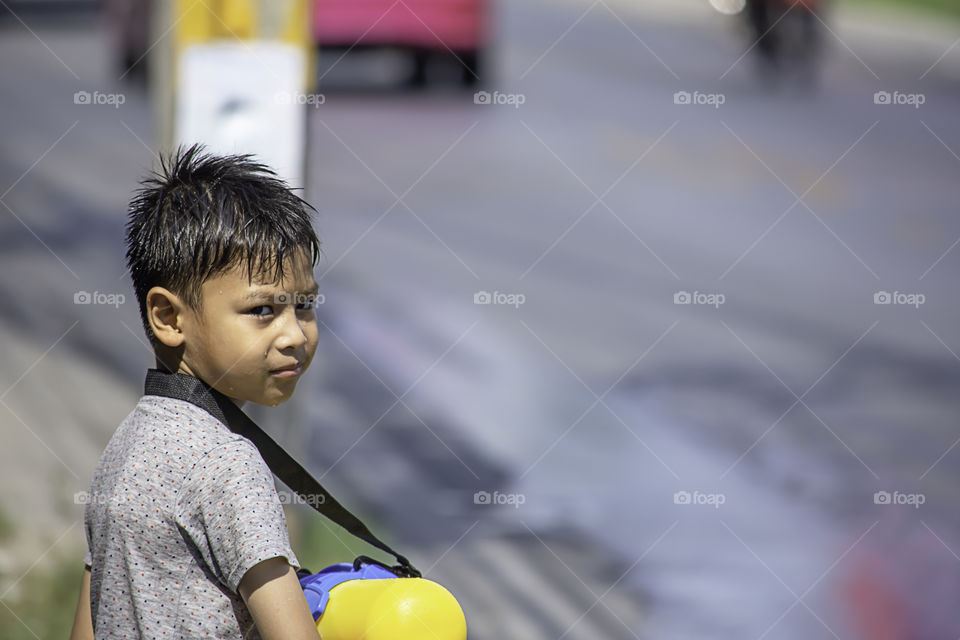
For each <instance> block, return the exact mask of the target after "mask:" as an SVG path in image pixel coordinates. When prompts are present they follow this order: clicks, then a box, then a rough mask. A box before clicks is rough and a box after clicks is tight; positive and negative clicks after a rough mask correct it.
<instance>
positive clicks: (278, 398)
mask: <svg viewBox="0 0 960 640" xmlns="http://www.w3.org/2000/svg"><path fill="white" fill-rule="evenodd" d="M293 390H294V387H293V386H292V385H291V386H290V388H289V389H282V390H281V389H269V390H268V391H267V392H266V393H265V394H263V396H261V397H259V398H249V399H248V400H249V402H253V403H255V404H260V405H263V406H265V407H275V406H277V405H278V404H283V403H284V402H286V401H287V400H289V399H290V398H292V397H293Z"/></svg>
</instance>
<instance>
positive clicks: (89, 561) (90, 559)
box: [83, 549, 93, 569]
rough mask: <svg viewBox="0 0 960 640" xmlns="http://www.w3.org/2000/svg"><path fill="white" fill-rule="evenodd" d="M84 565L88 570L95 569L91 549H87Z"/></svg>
mask: <svg viewBox="0 0 960 640" xmlns="http://www.w3.org/2000/svg"><path fill="white" fill-rule="evenodd" d="M83 565H84V566H85V567H86V568H87V569H91V568H93V556H91V555H90V549H87V553H86V554H84V556H83Z"/></svg>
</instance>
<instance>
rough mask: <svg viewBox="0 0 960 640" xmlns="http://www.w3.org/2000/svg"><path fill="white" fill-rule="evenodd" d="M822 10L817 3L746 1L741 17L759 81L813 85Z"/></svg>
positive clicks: (801, 0) (815, 0) (813, 0)
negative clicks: (745, 23)
mask: <svg viewBox="0 0 960 640" xmlns="http://www.w3.org/2000/svg"><path fill="white" fill-rule="evenodd" d="M822 11H823V2H821V1H820V0H746V4H745V7H744V10H743V12H742V15H743V16H744V17H745V18H746V20H747V24H748V28H749V34H750V39H751V42H750V49H751V50H752V51H753V52H754V54H755V57H756V60H757V72H758V74H759V76H760V79H761V80H762V81H763V82H765V83H767V84H777V83H780V82H781V81H784V80H795V81H796V82H799V83H800V84H802V85H804V86H807V87H813V86H816V84H817V82H818V80H819V75H818V72H819V67H820V64H819V61H820V54H821V49H822V44H823V42H822V34H821V31H822V29H823V20H822V18H821V14H822Z"/></svg>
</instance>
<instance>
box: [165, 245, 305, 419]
mask: <svg viewBox="0 0 960 640" xmlns="http://www.w3.org/2000/svg"><path fill="white" fill-rule="evenodd" d="M316 293H317V283H316V281H315V280H314V279H313V270H312V265H311V263H310V261H309V260H308V259H307V258H306V256H305V255H304V254H303V253H302V252H301V253H299V254H296V255H294V256H291V257H290V258H288V259H286V260H285V262H284V279H283V280H281V281H280V282H279V283H272V284H265V283H263V282H262V281H258V280H257V279H256V278H254V280H253V282H252V283H249V282H248V281H247V273H246V267H245V266H240V265H237V266H235V267H234V268H232V269H231V270H229V271H227V272H225V273H224V274H222V275H220V276H217V277H214V278H211V279H209V280H207V281H206V282H204V283H203V285H202V288H201V296H202V305H201V308H202V311H201V312H200V313H199V314H198V313H196V312H193V311H189V312H187V313H186V314H185V317H184V323H183V334H184V336H183V337H184V351H183V357H182V360H181V362H180V371H181V372H182V373H188V374H190V375H193V376H195V377H197V378H200V379H201V380H203V381H204V382H206V383H207V384H209V385H210V386H212V387H213V388H215V389H216V390H217V391H219V392H221V393H223V394H224V395H226V396H228V397H230V398H232V399H233V400H234V401H235V402H237V403H238V404H241V405H242V403H243V402H245V401H250V402H256V403H257V404H264V405H269V406H274V405H277V404H279V403H281V402H284V401H286V400H288V399H290V397H291V396H292V395H293V391H294V388H295V387H296V386H297V381H298V380H299V379H300V376H301V375H302V374H303V373H304V372H305V371H306V370H307V367H309V366H310V362H311V361H312V360H313V354H314V352H316V350H317V316H316V311H315V305H314V300H315V297H316Z"/></svg>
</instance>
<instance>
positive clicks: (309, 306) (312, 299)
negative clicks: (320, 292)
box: [297, 296, 317, 311]
mask: <svg viewBox="0 0 960 640" xmlns="http://www.w3.org/2000/svg"><path fill="white" fill-rule="evenodd" d="M316 308H317V298H316V296H308V297H307V298H304V299H302V300H301V301H300V302H299V303H297V311H313V310H314V309H316Z"/></svg>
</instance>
